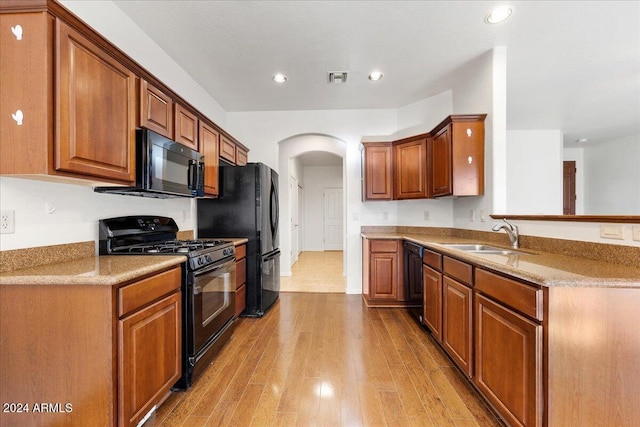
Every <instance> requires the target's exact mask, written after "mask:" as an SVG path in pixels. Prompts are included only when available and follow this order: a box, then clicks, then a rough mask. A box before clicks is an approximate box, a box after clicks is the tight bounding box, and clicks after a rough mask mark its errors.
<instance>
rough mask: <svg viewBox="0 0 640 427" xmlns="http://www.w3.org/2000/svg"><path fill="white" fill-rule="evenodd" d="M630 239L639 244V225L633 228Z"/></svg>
mask: <svg viewBox="0 0 640 427" xmlns="http://www.w3.org/2000/svg"><path fill="white" fill-rule="evenodd" d="M632 236H633V237H632V239H633V240H635V241H636V242H640V225H634V226H633V232H632Z"/></svg>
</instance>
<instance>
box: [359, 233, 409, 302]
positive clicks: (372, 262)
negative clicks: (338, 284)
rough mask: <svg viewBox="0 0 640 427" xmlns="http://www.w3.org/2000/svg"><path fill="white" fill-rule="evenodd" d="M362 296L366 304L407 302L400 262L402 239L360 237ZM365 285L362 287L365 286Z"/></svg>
mask: <svg viewBox="0 0 640 427" xmlns="http://www.w3.org/2000/svg"><path fill="white" fill-rule="evenodd" d="M363 251H365V252H367V253H366V255H365V256H363V262H364V264H363V272H362V274H363V276H364V277H363V281H362V285H363V292H362V293H363V296H364V299H365V302H366V303H367V305H372V306H374V305H375V306H387V307H404V306H406V305H407V301H406V297H405V292H404V286H403V276H404V275H403V271H402V270H403V269H402V266H401V261H402V241H401V240H392V239H363ZM365 288H366V289H365Z"/></svg>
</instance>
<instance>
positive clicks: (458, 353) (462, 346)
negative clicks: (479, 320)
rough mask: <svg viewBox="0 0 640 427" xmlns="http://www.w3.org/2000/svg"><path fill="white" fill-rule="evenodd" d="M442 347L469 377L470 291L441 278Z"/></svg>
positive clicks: (452, 281) (448, 279)
mask: <svg viewBox="0 0 640 427" xmlns="http://www.w3.org/2000/svg"><path fill="white" fill-rule="evenodd" d="M443 287H444V289H443V293H442V345H443V346H444V348H445V350H447V352H448V353H449V356H451V358H452V359H453V360H454V361H455V362H456V363H457V364H458V366H459V367H460V368H462V370H463V371H464V372H465V373H466V374H467V375H468V376H469V377H471V376H472V375H473V368H472V366H473V365H472V363H471V362H472V360H471V351H472V346H471V339H472V336H471V322H472V318H471V310H472V303H473V301H472V298H471V297H472V291H471V288H469V287H468V286H465V285H463V284H462V283H459V282H457V281H455V280H453V279H451V278H450V277H447V276H443Z"/></svg>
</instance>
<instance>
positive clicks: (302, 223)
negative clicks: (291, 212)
mask: <svg viewBox="0 0 640 427" xmlns="http://www.w3.org/2000/svg"><path fill="white" fill-rule="evenodd" d="M304 226H305V221H304V189H303V188H302V187H301V186H300V184H298V255H299V254H300V252H302V248H304V242H303V240H302V239H303V236H304V231H303V230H304ZM298 255H296V259H297V258H298Z"/></svg>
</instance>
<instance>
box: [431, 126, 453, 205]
mask: <svg viewBox="0 0 640 427" xmlns="http://www.w3.org/2000/svg"><path fill="white" fill-rule="evenodd" d="M429 154H430V155H429V161H430V167H429V170H430V171H431V176H430V178H431V179H430V180H429V181H430V182H431V188H430V193H431V195H432V196H433V197H437V196H448V195H451V194H452V193H453V180H452V177H451V131H450V129H449V126H445V127H444V128H442V129H440V130H439V131H438V133H436V134H435V135H434V136H433V137H432V138H430V139H429Z"/></svg>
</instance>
